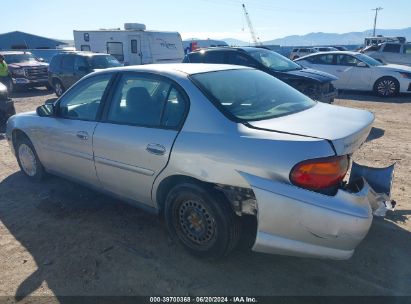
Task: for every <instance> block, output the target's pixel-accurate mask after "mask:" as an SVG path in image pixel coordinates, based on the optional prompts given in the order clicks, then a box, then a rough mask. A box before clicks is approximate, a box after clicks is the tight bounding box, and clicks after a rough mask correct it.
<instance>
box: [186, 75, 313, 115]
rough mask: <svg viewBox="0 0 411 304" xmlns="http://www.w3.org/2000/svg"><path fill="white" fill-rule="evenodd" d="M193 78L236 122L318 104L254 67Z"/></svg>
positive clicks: (194, 76)
mask: <svg viewBox="0 0 411 304" xmlns="http://www.w3.org/2000/svg"><path fill="white" fill-rule="evenodd" d="M190 78H191V80H192V81H193V82H194V83H195V84H196V85H197V86H198V87H199V88H200V89H201V90H202V91H203V92H204V94H205V95H206V96H207V97H208V98H209V99H210V100H211V101H212V102H213V103H214V104H215V105H216V106H217V108H219V109H220V110H221V111H222V112H223V113H224V114H225V115H226V116H228V117H229V118H230V119H232V120H234V121H240V122H247V121H255V120H264V119H269V118H274V117H280V116H285V115H289V114H292V113H296V112H300V111H303V110H306V109H308V108H311V107H312V106H314V105H315V103H316V102H315V101H313V100H312V99H310V98H309V97H307V96H305V95H304V94H302V93H300V92H298V91H297V90H295V89H293V88H292V87H290V86H289V85H287V84H285V83H284V82H282V81H280V80H278V79H277V78H275V77H273V76H271V75H269V74H267V73H264V72H262V71H259V70H254V69H238V70H223V71H215V72H207V73H201V74H195V75H192V76H191V77H190Z"/></svg>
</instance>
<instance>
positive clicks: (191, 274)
mask: <svg viewBox="0 0 411 304" xmlns="http://www.w3.org/2000/svg"><path fill="white" fill-rule="evenodd" d="M53 97H54V95H50V94H49V93H48V92H46V91H43V90H32V91H29V92H24V93H19V94H18V95H16V96H15V97H14V100H15V102H16V108H17V112H22V111H27V110H34V109H35V108H36V106H38V105H40V104H42V103H43V102H44V101H45V100H47V99H50V98H53ZM336 104H339V105H344V106H349V107H356V108H362V109H368V110H370V111H372V112H374V113H375V115H376V121H375V124H374V129H373V131H372V133H371V135H370V137H369V140H368V142H367V143H366V144H365V145H364V146H363V147H362V149H361V151H359V152H357V153H356V155H354V158H355V160H356V161H358V162H360V163H362V164H368V165H373V166H385V165H388V164H391V163H393V162H396V163H397V166H396V172H395V181H394V188H393V199H395V200H396V201H397V203H398V205H397V206H398V207H397V211H395V212H394V213H389V214H388V215H387V218H385V219H375V220H374V222H373V225H372V227H371V231H370V233H369V234H368V236H367V237H366V239H365V240H364V241H363V242H362V243H361V244H360V246H359V247H358V248H357V251H356V252H355V254H354V256H353V257H352V258H351V259H350V260H348V261H328V260H316V259H303V258H293V257H284V256H275V255H264V254H258V253H255V252H252V251H250V250H249V249H247V247H246V246H241V247H240V248H239V249H238V250H237V251H236V252H235V253H234V254H233V255H231V256H230V257H229V258H227V259H225V260H223V261H220V262H209V261H202V260H198V259H195V258H193V257H191V256H190V255H188V254H187V253H186V252H185V251H184V250H183V249H182V248H181V247H180V246H178V245H175V244H173V243H172V241H171V239H170V238H169V237H168V235H167V232H166V228H165V225H164V223H163V221H162V220H161V219H159V218H157V217H156V216H153V215H149V214H146V213H144V212H143V211H141V210H139V209H136V208H135V207H132V206H129V205H127V204H124V203H122V202H120V201H117V200H116V199H112V198H110V197H107V196H104V195H100V194H98V193H95V192H93V191H90V190H88V189H85V188H83V187H81V186H79V185H76V184H73V183H71V182H68V181H65V180H63V179H60V178H57V177H50V178H48V179H47V180H46V181H44V182H42V183H34V182H31V181H29V180H28V179H27V178H25V177H24V176H23V174H22V173H20V171H19V169H18V166H17V163H16V160H15V158H14V157H13V156H12V154H11V153H10V150H9V147H8V145H7V142H6V140H5V139H4V136H3V135H1V134H0V296H1V295H7V296H12V297H17V299H24V298H25V297H26V296H28V295H56V296H65V295H249V296H251V295H411V288H410V286H411V222H410V216H411V179H410V178H409V176H410V175H411V151H410V149H411V144H410V140H411V97H407V96H401V97H398V98H393V99H389V100H383V99H380V98H377V97H375V96H372V95H367V94H359V93H352V92H343V93H342V94H341V96H340V99H338V100H337V101H336Z"/></svg>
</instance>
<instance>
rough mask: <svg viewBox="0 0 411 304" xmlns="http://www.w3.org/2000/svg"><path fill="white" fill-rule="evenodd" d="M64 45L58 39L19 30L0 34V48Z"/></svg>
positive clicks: (48, 47)
mask: <svg viewBox="0 0 411 304" xmlns="http://www.w3.org/2000/svg"><path fill="white" fill-rule="evenodd" d="M66 45H67V43H66V42H63V41H60V40H56V39H50V38H46V37H41V36H37V35H32V34H28V33H24V32H19V31H15V32H9V33H4V34H0V50H22V49H56V48H59V47H64V46H66Z"/></svg>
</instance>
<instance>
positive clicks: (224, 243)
mask: <svg viewBox="0 0 411 304" xmlns="http://www.w3.org/2000/svg"><path fill="white" fill-rule="evenodd" d="M165 219H166V223H167V228H168V230H169V232H170V234H171V235H172V237H173V238H174V239H176V240H178V241H179V242H180V243H181V244H182V245H183V246H184V248H185V249H187V250H188V251H189V252H190V253H191V254H193V255H195V256H198V257H203V258H214V259H215V258H219V257H222V256H225V255H228V254H229V253H230V252H231V251H232V250H233V249H234V248H235V246H236V244H237V243H238V240H239V236H240V221H239V218H238V217H237V216H236V215H235V214H234V212H233V211H232V209H231V208H230V205H229V204H228V202H227V201H226V200H225V198H224V197H223V196H222V195H220V194H219V193H217V192H215V191H214V190H213V189H207V188H206V187H203V186H201V185H198V184H194V183H185V184H180V185H177V186H175V187H174V188H173V189H172V190H171V191H170V192H169V194H168V196H167V200H166V204H165Z"/></svg>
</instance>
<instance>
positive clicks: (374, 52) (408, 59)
mask: <svg viewBox="0 0 411 304" xmlns="http://www.w3.org/2000/svg"><path fill="white" fill-rule="evenodd" d="M362 52H363V53H364V54H366V55H368V56H370V57H372V58H374V59H377V60H378V61H381V62H382V63H394V64H402V65H408V66H411V43H390V42H386V43H381V44H378V45H371V46H369V47H366V48H365V49H364V50H363V51H362Z"/></svg>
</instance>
